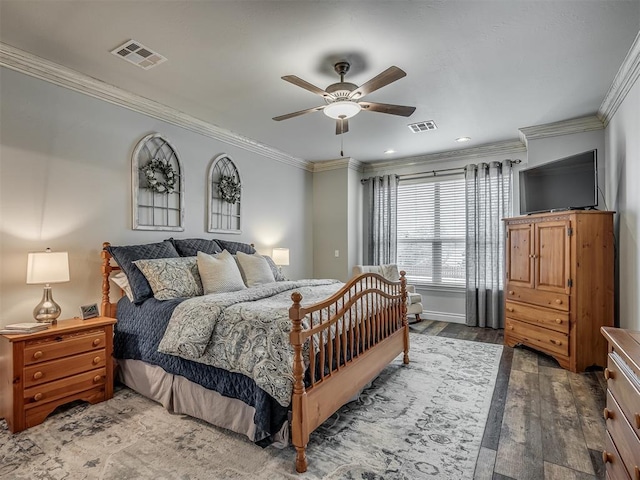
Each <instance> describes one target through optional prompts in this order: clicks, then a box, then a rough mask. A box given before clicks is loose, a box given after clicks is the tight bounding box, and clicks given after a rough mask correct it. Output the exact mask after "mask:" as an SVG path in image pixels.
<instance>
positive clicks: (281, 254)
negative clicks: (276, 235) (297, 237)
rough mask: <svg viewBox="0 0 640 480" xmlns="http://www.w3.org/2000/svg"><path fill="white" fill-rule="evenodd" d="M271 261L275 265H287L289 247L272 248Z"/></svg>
mask: <svg viewBox="0 0 640 480" xmlns="http://www.w3.org/2000/svg"><path fill="white" fill-rule="evenodd" d="M272 258H273V263H275V264H276V265H281V266H282V265H284V266H286V265H289V249H288V248H274V249H273V256H272Z"/></svg>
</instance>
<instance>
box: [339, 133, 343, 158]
mask: <svg viewBox="0 0 640 480" xmlns="http://www.w3.org/2000/svg"><path fill="white" fill-rule="evenodd" d="M343 150H344V135H340V157H344V152H343Z"/></svg>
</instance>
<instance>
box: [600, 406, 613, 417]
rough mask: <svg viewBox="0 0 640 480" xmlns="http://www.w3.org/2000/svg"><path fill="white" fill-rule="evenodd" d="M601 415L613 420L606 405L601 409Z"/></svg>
mask: <svg viewBox="0 0 640 480" xmlns="http://www.w3.org/2000/svg"><path fill="white" fill-rule="evenodd" d="M602 416H603V417H604V419H605V420H609V419H612V420H613V412H612V411H611V410H609V409H608V408H607V407H605V408H604V410H602Z"/></svg>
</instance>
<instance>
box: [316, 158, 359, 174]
mask: <svg viewBox="0 0 640 480" xmlns="http://www.w3.org/2000/svg"><path fill="white" fill-rule="evenodd" d="M341 168H349V169H351V170H354V171H356V172H358V173H362V172H363V171H364V163H362V162H359V161H358V160H356V159H354V158H351V157H345V158H338V159H336V160H327V161H318V162H313V172H314V173H315V172H326V171H328V170H339V169H341Z"/></svg>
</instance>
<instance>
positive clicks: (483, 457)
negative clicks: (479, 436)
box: [473, 447, 496, 480]
mask: <svg viewBox="0 0 640 480" xmlns="http://www.w3.org/2000/svg"><path fill="white" fill-rule="evenodd" d="M495 464H496V451H495V450H491V449H489V448H484V447H481V448H480V453H479V454H478V461H477V462H476V471H475V472H474V474H473V480H492V478H493V467H494V466H495Z"/></svg>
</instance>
